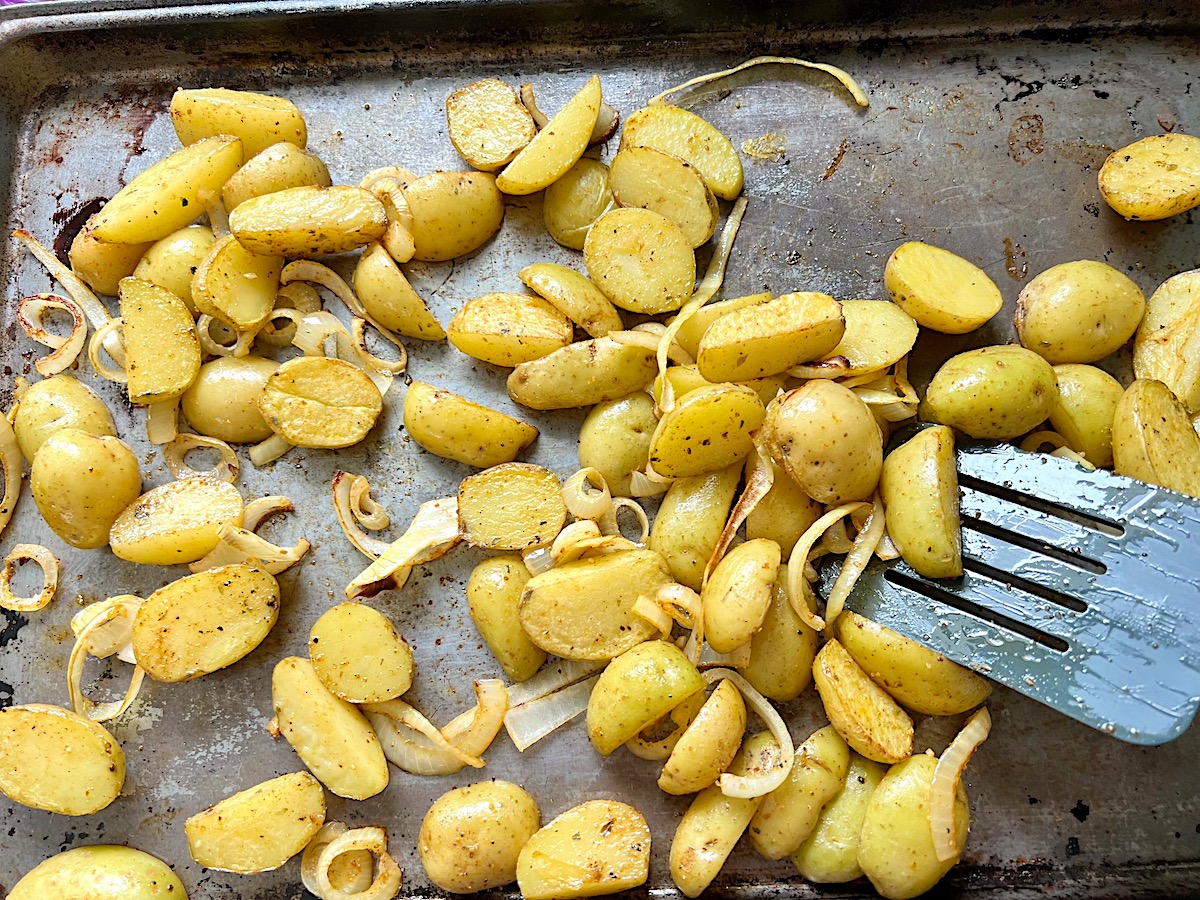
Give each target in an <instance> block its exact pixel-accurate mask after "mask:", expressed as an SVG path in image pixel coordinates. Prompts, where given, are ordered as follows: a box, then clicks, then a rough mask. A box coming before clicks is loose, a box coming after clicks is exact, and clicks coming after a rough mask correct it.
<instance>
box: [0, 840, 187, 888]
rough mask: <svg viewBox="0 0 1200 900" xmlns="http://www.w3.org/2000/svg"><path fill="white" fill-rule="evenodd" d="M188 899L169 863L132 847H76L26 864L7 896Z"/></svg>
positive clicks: (103, 845)
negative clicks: (29, 867)
mask: <svg viewBox="0 0 1200 900" xmlns="http://www.w3.org/2000/svg"><path fill="white" fill-rule="evenodd" d="M168 898H169V900H187V891H186V890H185V889H184V887H183V882H181V881H180V880H179V876H177V875H176V874H175V873H174V872H172V871H171V868H170V866H168V865H167V864H166V863H165V862H163V861H162V860H160V859H158V858H157V857H154V856H151V855H150V854H149V853H143V852H142V851H141V850H135V849H134V848H133V847H121V846H114V845H110V844H97V845H94V846H90V847H76V848H75V849H74V850H68V851H66V852H65V853H59V854H57V855H56V856H52V857H50V858H49V859H47V860H45V861H44V862H41V863H39V864H38V865H37V866H35V867H34V868H32V869H30V870H29V871H28V872H27V873H25V876H24V877H23V878H21V880H20V881H18V882H17V883H16V884H14V885H13V887H12V891H10V892H9V895H8V900H168Z"/></svg>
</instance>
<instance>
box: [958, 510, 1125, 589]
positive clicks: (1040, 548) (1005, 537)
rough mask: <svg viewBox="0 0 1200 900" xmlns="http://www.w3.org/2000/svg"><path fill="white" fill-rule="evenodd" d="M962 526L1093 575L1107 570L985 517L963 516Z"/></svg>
mask: <svg viewBox="0 0 1200 900" xmlns="http://www.w3.org/2000/svg"><path fill="white" fill-rule="evenodd" d="M962 527H963V528H970V529H971V530H972V531H978V532H980V533H981V534H986V535H987V536H988V537H993V538H996V539H997V540H1001V541H1007V542H1008V543H1010V544H1016V545H1017V546H1018V547H1023V548H1024V549H1026V550H1030V551H1032V552H1034V553H1040V554H1041V555H1042V556H1048V557H1050V558H1051V559H1056V560H1058V561H1059V562H1061V563H1065V564H1067V565H1068V566H1074V567H1075V568H1077V569H1083V570H1084V571H1085V572H1091V573H1092V574H1093V575H1103V574H1104V573H1105V572H1107V571H1108V566H1106V565H1105V564H1104V563H1102V562H1100V561H1099V560H1096V559H1091V558H1089V557H1087V556H1084V555H1082V554H1081V553H1074V552H1072V551H1070V550H1064V549H1062V548H1061V547H1055V546H1052V545H1051V544H1047V543H1046V542H1045V541H1039V540H1037V539H1036V538H1030V537H1026V536H1025V535H1023V534H1019V533H1018V532H1015V531H1010V530H1009V529H1007V528H1000V527H999V526H997V525H994V524H992V523H991V522H989V521H987V520H986V519H976V518H973V517H967V516H965V517H963V520H962ZM1035 593H1036V592H1035ZM1048 599H1049V598H1048ZM1056 602H1057V601H1056ZM1081 611H1082V610H1081Z"/></svg>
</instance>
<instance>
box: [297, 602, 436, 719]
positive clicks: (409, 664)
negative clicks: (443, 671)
mask: <svg viewBox="0 0 1200 900" xmlns="http://www.w3.org/2000/svg"><path fill="white" fill-rule="evenodd" d="M308 656H309V659H311V660H312V664H313V671H315V672H316V673H317V677H318V678H320V679H321V682H322V683H323V684H324V685H325V687H327V688H329V690H330V692H331V693H332V694H333V695H334V696H335V697H340V698H341V699H342V700H345V701H347V702H349V703H380V702H382V701H384V700H393V699H395V698H396V697H399V696H400V695H401V694H403V693H404V692H405V691H407V690H408V689H409V687H411V686H412V679H413V655H412V649H411V648H410V647H409V646H408V642H407V641H405V640H404V638H402V637H401V636H400V635H399V633H398V632H397V631H396V626H395V625H393V624H392V622H391V620H390V619H389V618H388V617H387V616H385V615H384V614H383V613H381V612H379V611H378V610H376V609H372V608H371V607H369V606H366V605H364V604H362V603H339V604H338V605H337V606H334V607H332V608H331V609H327V610H326V611H325V612H324V613H322V614H321V617H320V618H319V619H317V621H316V622H314V623H313V626H312V629H311V630H310V631H309V633H308Z"/></svg>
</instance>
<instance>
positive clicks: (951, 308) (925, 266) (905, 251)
mask: <svg viewBox="0 0 1200 900" xmlns="http://www.w3.org/2000/svg"><path fill="white" fill-rule="evenodd" d="M883 285H884V287H885V288H887V292H888V294H890V295H891V298H892V300H894V301H895V302H896V305H897V306H899V307H900V308H901V309H903V310H904V311H905V312H906V313H908V314H909V315H910V316H912V317H913V318H914V319H915V320H916V322H917V324H918V325H922V326H924V327H925V328H931V329H933V330H934V331H940V332H943V333H944V334H966V333H967V332H968V331H974V330H975V329H976V328H978V327H979V326H980V325H982V324H983V323H984V322H986V321H987V320H988V319H990V318H991V317H992V316H994V315H995V314H996V313H998V312H999V311H1000V307H1001V305H1002V304H1003V302H1004V298H1003V297H1002V296H1001V295H1000V289H999V288H998V287H996V283H995V282H994V281H992V279H990V278H988V276H987V273H985V272H984V271H983V269H981V268H979V267H978V266H976V265H975V264H974V263H971V262H968V261H967V260H965V259H963V258H962V257H961V256H955V255H954V254H953V253H951V252H950V251H949V250H943V249H942V248H941V247H935V246H933V245H932V244H924V243H922V242H920V241H909V242H908V243H906V244H901V245H900V246H899V247H897V248H896V249H895V250H894V251H892V255H891V256H890V257H888V261H887V265H886V266H885V267H884V270H883Z"/></svg>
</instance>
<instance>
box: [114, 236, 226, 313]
mask: <svg viewBox="0 0 1200 900" xmlns="http://www.w3.org/2000/svg"><path fill="white" fill-rule="evenodd" d="M215 242H216V238H215V237H214V236H213V232H212V229H211V228H209V227H208V226H207V225H188V226H186V227H185V228H180V229H179V230H178V231H174V232H172V233H171V234H168V235H167V236H166V237H165V238H162V239H161V240H158V241H155V242H154V243H153V244H151V245H150V249H149V250H147V251H146V253H145V255H143V256H142V258H141V260H140V261H139V262H138V264H137V268H135V269H134V270H133V277H134V278H141V279H142V280H143V281H152V282H154V283H155V284H157V285H158V286H159V287H164V288H166V289H167V290H168V291H170V292H171V293H172V294H174V295H175V296H176V297H178V298H179V299H180V300H182V301H183V302H184V303H186V304H187V308H188V310H189V311H190V312H191V313H192V314H193V315H195V313H196V302H195V300H193V299H192V277H193V276H194V275H195V274H196V269H198V268H199V267H200V264H201V263H202V262H204V260H205V259H206V258H207V257H208V254H209V253H210V252H211V251H212V245H213V244H214V243H215Z"/></svg>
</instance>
